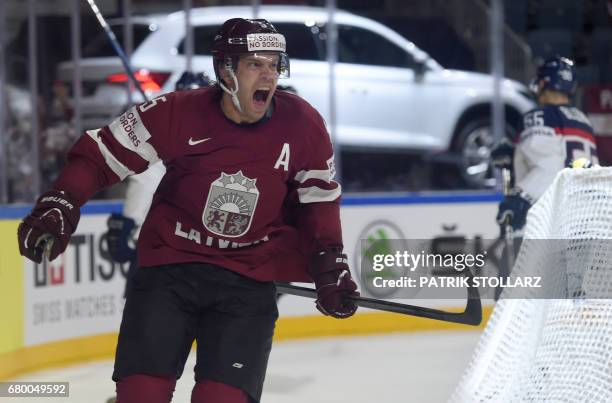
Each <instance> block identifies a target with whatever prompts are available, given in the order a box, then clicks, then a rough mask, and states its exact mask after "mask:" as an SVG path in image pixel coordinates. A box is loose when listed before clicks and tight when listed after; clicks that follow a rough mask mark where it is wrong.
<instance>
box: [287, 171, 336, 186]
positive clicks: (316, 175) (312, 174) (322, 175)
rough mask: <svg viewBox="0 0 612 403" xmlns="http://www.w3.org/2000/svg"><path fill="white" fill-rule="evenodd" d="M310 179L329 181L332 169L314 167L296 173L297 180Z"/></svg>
mask: <svg viewBox="0 0 612 403" xmlns="http://www.w3.org/2000/svg"><path fill="white" fill-rule="evenodd" d="M309 179H318V180H321V181H324V182H326V183H329V182H330V181H331V171H330V170H329V169H312V170H310V171H305V170H304V171H300V172H298V173H297V174H295V180H296V181H298V182H300V183H304V182H306V181H307V180H309Z"/></svg>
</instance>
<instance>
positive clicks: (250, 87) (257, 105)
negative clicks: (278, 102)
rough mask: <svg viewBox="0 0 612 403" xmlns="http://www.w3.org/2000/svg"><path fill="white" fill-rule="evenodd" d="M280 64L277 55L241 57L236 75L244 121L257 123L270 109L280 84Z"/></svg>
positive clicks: (265, 54)
mask: <svg viewBox="0 0 612 403" xmlns="http://www.w3.org/2000/svg"><path fill="white" fill-rule="evenodd" d="M278 63H279V61H278V55H277V54H275V53H252V54H248V55H245V56H242V57H240V59H239V61H238V68H237V69H236V71H235V74H236V79H237V80H238V100H239V101H240V107H241V108H242V113H241V118H242V121H244V122H256V121H258V120H259V119H261V118H262V117H263V116H264V114H265V113H266V111H267V110H268V108H269V107H270V102H272V96H273V95H274V91H275V90H276V84H277V82H278ZM230 82H231V81H230Z"/></svg>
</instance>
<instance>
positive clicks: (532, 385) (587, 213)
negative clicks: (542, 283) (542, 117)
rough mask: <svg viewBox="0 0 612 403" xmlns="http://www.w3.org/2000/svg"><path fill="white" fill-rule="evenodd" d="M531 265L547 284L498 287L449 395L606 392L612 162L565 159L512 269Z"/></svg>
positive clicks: (600, 398)
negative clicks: (581, 164) (517, 292)
mask: <svg viewBox="0 0 612 403" xmlns="http://www.w3.org/2000/svg"><path fill="white" fill-rule="evenodd" d="M541 240H546V241H541ZM549 240H558V241H549ZM534 274H542V275H543V276H546V280H547V284H548V285H549V289H548V290H547V291H543V290H538V289H534V290H532V291H529V292H530V293H531V294H529V295H528V298H522V299H513V298H512V293H513V290H512V289H506V290H504V292H503V293H502V296H501V299H500V300H499V302H498V303H497V305H496V307H495V309H494V311H493V314H492V315H491V318H490V319H489V322H488V323H487V326H486V328H485V330H484V332H483V335H482V336H481V339H480V341H479V343H478V345H477V347H476V350H475V352H474V355H473V358H472V361H471V363H470V364H469V366H468V368H467V370H466V373H465V374H464V376H463V379H462V380H461V382H460V384H459V386H458V387H457V389H456V390H455V392H454V394H453V396H452V397H451V402H465V403H468V402H469V403H475V402H500V403H510V402H567V403H574V402H585V403H586V402H588V403H596V402H602V403H604V402H605V403H609V402H612V299H606V298H612V168H592V169H574V170H571V169H565V170H563V171H562V172H561V173H559V175H558V176H557V178H556V179H555V181H554V183H553V184H552V185H551V186H550V188H549V189H548V190H547V191H546V193H545V194H544V196H543V197H542V198H541V199H540V200H539V201H538V202H537V203H536V204H535V205H534V206H533V207H532V209H531V210H530V212H529V215H528V219H527V226H526V229H525V236H524V241H523V244H522V247H521V250H520V252H519V254H518V256H517V259H516V264H515V266H514V268H513V270H512V277H515V276H525V275H534ZM551 289H552V290H553V292H552V293H551V292H550V291H551ZM523 296H525V291H524V290H523V291H522V292H521V297H523ZM542 298H547V299H542ZM549 298H554V299H549Z"/></svg>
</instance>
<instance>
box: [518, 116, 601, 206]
mask: <svg viewBox="0 0 612 403" xmlns="http://www.w3.org/2000/svg"><path fill="white" fill-rule="evenodd" d="M578 158H587V159H589V160H590V161H591V162H593V163H594V164H597V163H598V162H599V161H598V159H597V148H596V145H595V137H594V135H593V129H592V127H591V124H590V122H589V119H588V118H587V117H586V116H585V115H584V113H582V112H581V111H580V110H579V109H578V108H576V107H574V106H572V105H544V106H542V107H539V108H536V109H534V110H531V111H529V112H527V113H526V114H525V115H524V116H523V127H522V129H521V130H520V131H519V135H518V138H517V139H516V148H515V152H514V174H515V186H516V187H517V188H519V189H520V190H521V192H522V195H523V196H524V197H525V198H527V199H529V201H530V202H531V203H533V202H535V201H536V200H537V199H539V198H540V196H541V195H542V194H543V193H544V191H545V190H546V188H547V187H548V186H549V185H550V184H551V183H552V181H553V179H554V178H555V176H556V175H557V173H558V172H559V171H560V170H562V169H563V168H565V167H567V166H569V165H570V163H571V162H572V161H573V160H575V159H578Z"/></svg>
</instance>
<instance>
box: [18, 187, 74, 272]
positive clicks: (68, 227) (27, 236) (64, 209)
mask: <svg viewBox="0 0 612 403" xmlns="http://www.w3.org/2000/svg"><path fill="white" fill-rule="evenodd" d="M80 216H81V213H80V211H79V207H78V206H77V204H76V203H74V202H73V201H72V199H71V198H70V196H69V195H68V194H67V193H65V192H61V191H58V190H50V191H48V192H45V193H43V194H42V195H41V196H40V197H39V198H38V201H37V202H36V204H35V205H34V208H33V209H32V211H31V212H30V214H29V215H28V216H27V217H25V218H24V219H23V221H22V223H21V224H19V228H18V229H17V238H18V240H19V253H21V255H22V256H25V257H27V258H28V259H30V260H32V261H34V262H36V263H41V262H42V259H43V255H44V256H47V258H48V259H49V260H50V261H51V260H54V259H55V258H56V257H58V256H59V255H60V254H61V253H62V252H64V251H65V250H66V247H67V246H68V241H69V240H70V236H71V235H72V233H73V232H74V230H75V229H76V227H77V224H78V223H79V218H80Z"/></svg>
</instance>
